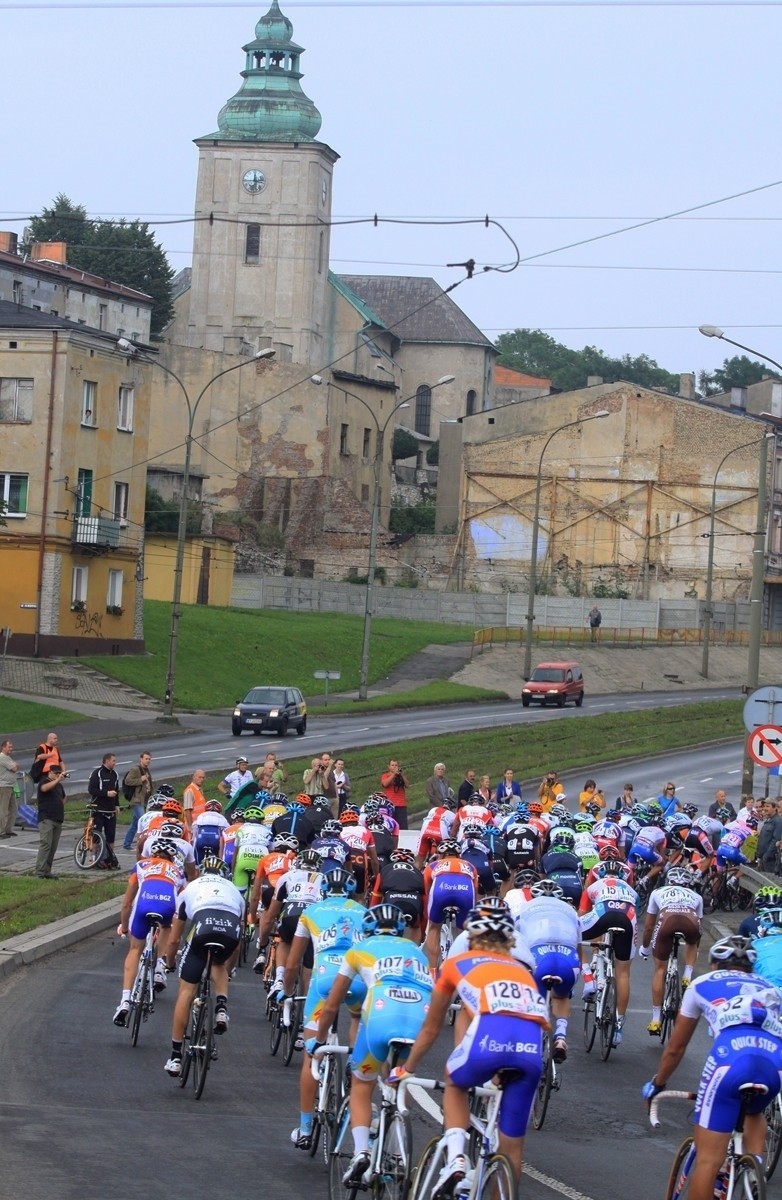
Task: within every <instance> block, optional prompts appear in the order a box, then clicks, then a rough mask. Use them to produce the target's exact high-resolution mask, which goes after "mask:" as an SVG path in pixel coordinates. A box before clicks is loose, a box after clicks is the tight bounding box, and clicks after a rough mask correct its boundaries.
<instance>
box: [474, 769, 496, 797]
mask: <svg viewBox="0 0 782 1200" xmlns="http://www.w3.org/2000/svg"><path fill="white" fill-rule="evenodd" d="M475 790H476V791H477V793H478V795H479V796H480V797H481V799H482V801H483V803H484V804H488V802H489V801H490V800H493V799H494V792H493V791H492V786H491V779H490V778H489V776H488V775H481V778H480V782H479V783H478V786H477V788H476V789H475Z"/></svg>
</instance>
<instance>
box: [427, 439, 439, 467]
mask: <svg viewBox="0 0 782 1200" xmlns="http://www.w3.org/2000/svg"><path fill="white" fill-rule="evenodd" d="M426 461H427V462H428V463H429V466H430V467H438V466H439V465H440V443H439V441H437V442H432V444H431V446H430V447H429V449H428V450H427V452H426Z"/></svg>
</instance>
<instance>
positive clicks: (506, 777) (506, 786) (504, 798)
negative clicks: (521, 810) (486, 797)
mask: <svg viewBox="0 0 782 1200" xmlns="http://www.w3.org/2000/svg"><path fill="white" fill-rule="evenodd" d="M514 796H515V798H516V799H517V800H521V784H520V783H517V782H516V780H515V779H514V778H513V771H512V770H511V769H510V767H506V768H505V770H504V772H503V775H502V779H501V780H500V782H499V783H498V784H497V786H496V788H495V789H494V799H495V800H496V801H497V803H498V804H505V803H507V802H510V801H512V800H513V797H514Z"/></svg>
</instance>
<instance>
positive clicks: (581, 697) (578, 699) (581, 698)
mask: <svg viewBox="0 0 782 1200" xmlns="http://www.w3.org/2000/svg"><path fill="white" fill-rule="evenodd" d="M583 703H584V693H583V692H579V693H578V695H577V696H576V708H580V707H581V705H582V704H583Z"/></svg>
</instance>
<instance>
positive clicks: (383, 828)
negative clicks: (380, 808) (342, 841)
mask: <svg viewBox="0 0 782 1200" xmlns="http://www.w3.org/2000/svg"><path fill="white" fill-rule="evenodd" d="M327 824H328V822H327ZM364 824H365V826H366V828H367V829H368V830H369V832H370V833H385V832H387V829H388V826H387V825H386V823H385V821H384V820H383V818H382V817H381V815H380V813H375V815H374V817H367V819H366V821H365V822H364ZM340 828H342V826H340Z"/></svg>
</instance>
